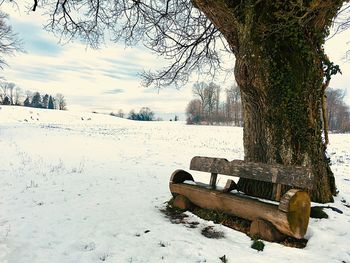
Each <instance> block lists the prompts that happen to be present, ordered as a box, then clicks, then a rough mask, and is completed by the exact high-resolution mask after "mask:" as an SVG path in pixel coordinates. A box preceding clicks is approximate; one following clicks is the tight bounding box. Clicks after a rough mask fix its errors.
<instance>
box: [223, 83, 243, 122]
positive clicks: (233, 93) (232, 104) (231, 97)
mask: <svg viewBox="0 0 350 263" xmlns="http://www.w3.org/2000/svg"><path fill="white" fill-rule="evenodd" d="M226 114H227V118H228V119H229V120H231V121H233V123H234V125H235V126H241V125H242V103H241V93H240V91H239V88H238V86H237V85H232V86H231V87H230V88H229V89H227V90H226Z"/></svg>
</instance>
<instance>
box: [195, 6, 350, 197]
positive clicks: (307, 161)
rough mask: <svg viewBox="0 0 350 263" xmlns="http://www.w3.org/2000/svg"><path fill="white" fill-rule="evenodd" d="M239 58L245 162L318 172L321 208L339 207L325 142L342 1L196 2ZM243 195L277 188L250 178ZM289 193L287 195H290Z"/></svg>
mask: <svg viewBox="0 0 350 263" xmlns="http://www.w3.org/2000/svg"><path fill="white" fill-rule="evenodd" d="M193 2H194V4H195V6H196V7H197V8H199V9H200V10H201V11H202V12H204V13H205V14H206V16H207V17H208V18H209V19H210V20H211V21H212V22H213V24H214V25H215V26H216V27H217V28H218V29H219V30H220V31H221V33H222V34H223V35H224V36H225V38H226V40H227V42H228V43H229V45H230V47H231V49H232V51H233V53H235V56H236V64H235V76H236V81H237V83H238V85H239V87H240V90H241V97H242V105H243V120H244V135H243V140H244V151H245V160H247V161H256V162H264V163H280V164H284V165H303V166H309V167H311V168H312V170H313V173H314V175H315V179H316V180H315V184H314V187H313V189H312V190H311V191H310V194H311V198H312V200H313V201H316V202H330V201H333V197H332V196H333V195H335V193H336V187H335V180H334V176H333V173H332V171H331V169H330V167H329V159H328V158H327V157H326V155H325V150H326V146H325V144H324V142H323V140H322V121H321V112H320V109H321V98H322V97H323V95H324V94H323V90H322V84H323V80H324V77H325V75H324V74H325V72H324V57H325V55H324V51H323V48H322V45H323V43H324V39H325V36H326V35H327V33H328V28H329V26H330V24H331V20H332V18H333V17H334V16H335V15H336V13H337V10H338V9H339V8H340V7H341V4H342V2H343V1H331V0H325V1H317V3H316V2H315V1H311V2H310V1H299V2H298V3H296V2H295V1H252V0H251V1H225V0H220V1H212V0H193ZM238 187H239V189H240V190H242V191H244V192H246V193H248V194H251V195H255V196H259V197H263V198H272V185H271V184H269V183H261V182H258V181H252V180H247V179H241V180H240V181H239V183H238ZM284 190H285V191H286V190H287V189H284Z"/></svg>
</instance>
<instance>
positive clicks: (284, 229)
mask: <svg viewBox="0 0 350 263" xmlns="http://www.w3.org/2000/svg"><path fill="white" fill-rule="evenodd" d="M170 191H171V193H173V194H175V195H176V194H180V195H183V196H185V197H187V198H188V199H189V200H190V201H191V202H192V203H193V204H195V205H197V206H199V207H202V208H206V209H213V210H219V211H222V212H225V213H228V214H231V215H235V216H238V217H241V218H245V219H248V220H251V221H254V220H257V219H263V220H266V221H268V222H271V223H272V224H273V225H274V226H275V227H276V228H277V229H278V230H279V231H280V232H281V233H284V234H286V235H289V236H292V237H295V238H303V237H304V235H305V233H306V230H307V226H308V222H309V220H308V219H309V215H310V214H309V213H304V212H305V211H304V210H303V209H302V208H303V207H310V199H308V200H304V199H294V203H295V204H294V206H295V207H298V209H296V210H294V209H293V212H292V213H289V212H284V211H282V210H280V209H278V206H277V205H274V204H269V203H264V202H261V201H259V200H257V199H253V198H249V197H247V196H239V195H234V194H229V193H223V192H221V191H217V190H210V189H206V188H202V187H198V186H196V185H188V184H175V183H170ZM300 218H303V220H299V219H300Z"/></svg>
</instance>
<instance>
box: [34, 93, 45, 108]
mask: <svg viewBox="0 0 350 263" xmlns="http://www.w3.org/2000/svg"><path fill="white" fill-rule="evenodd" d="M32 107H34V108H42V107H43V106H42V102H41V95H40V93H39V92H35V93H34V95H33V98H32Z"/></svg>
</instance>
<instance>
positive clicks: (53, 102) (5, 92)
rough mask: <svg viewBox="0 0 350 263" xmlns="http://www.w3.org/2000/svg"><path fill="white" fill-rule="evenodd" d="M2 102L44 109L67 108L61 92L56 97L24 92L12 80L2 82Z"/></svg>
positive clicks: (0, 100)
mask: <svg viewBox="0 0 350 263" xmlns="http://www.w3.org/2000/svg"><path fill="white" fill-rule="evenodd" d="M0 104H2V105H16V106H25V107H33V108H43V109H58V110H66V109H67V103H66V99H65V97H64V96H63V95H62V94H61V93H57V94H56V96H55V97H54V96H52V95H49V94H45V95H41V94H40V93H39V92H31V91H26V92H24V91H23V90H22V89H21V88H19V87H17V86H16V85H15V84H14V83H11V82H1V83H0Z"/></svg>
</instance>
